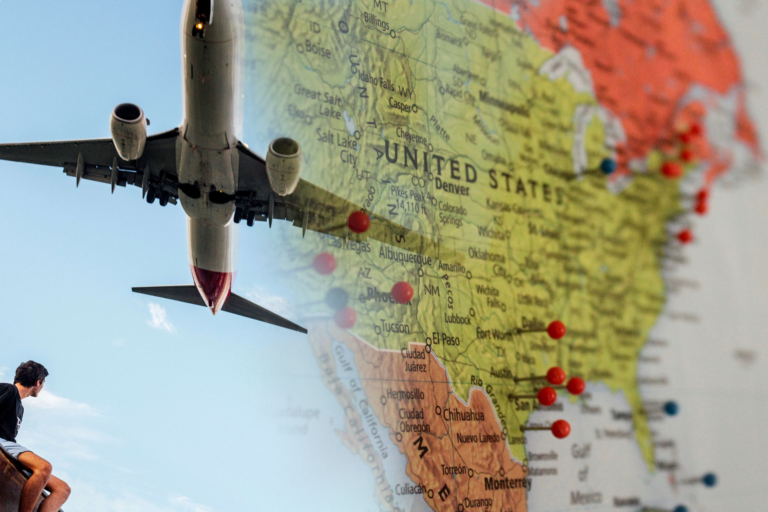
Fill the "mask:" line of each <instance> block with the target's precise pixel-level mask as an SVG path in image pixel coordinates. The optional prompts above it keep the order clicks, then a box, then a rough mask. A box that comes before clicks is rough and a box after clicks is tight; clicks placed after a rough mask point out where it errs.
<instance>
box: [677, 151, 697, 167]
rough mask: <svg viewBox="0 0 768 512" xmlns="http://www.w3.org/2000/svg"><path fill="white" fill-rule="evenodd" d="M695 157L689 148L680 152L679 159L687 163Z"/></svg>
mask: <svg viewBox="0 0 768 512" xmlns="http://www.w3.org/2000/svg"><path fill="white" fill-rule="evenodd" d="M695 158H696V154H695V153H694V152H693V150H691V149H684V150H682V151H681V152H680V160H682V161H683V162H685V163H687V164H689V163H691V162H693V160H694V159H695Z"/></svg>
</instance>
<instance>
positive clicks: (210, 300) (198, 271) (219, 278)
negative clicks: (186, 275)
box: [192, 266, 234, 315]
mask: <svg viewBox="0 0 768 512" xmlns="http://www.w3.org/2000/svg"><path fill="white" fill-rule="evenodd" d="M233 275H234V273H233V272H214V271H212V270H205V269H202V268H199V267H195V266H192V277H193V278H194V280H195V286H197V290H198V291H199V292H200V295H201V296H202V297H203V300H204V301H205V305H206V306H208V307H209V308H210V310H211V312H213V314H214V315H215V314H216V313H218V312H219V311H220V310H221V308H222V306H224V303H225V302H227V299H228V298H229V292H230V291H231V290H232V279H233Z"/></svg>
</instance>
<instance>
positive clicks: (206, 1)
mask: <svg viewBox="0 0 768 512" xmlns="http://www.w3.org/2000/svg"><path fill="white" fill-rule="evenodd" d="M195 20H196V21H197V22H198V23H203V24H204V25H210V24H211V22H212V21H213V0H197V8H196V9H195Z"/></svg>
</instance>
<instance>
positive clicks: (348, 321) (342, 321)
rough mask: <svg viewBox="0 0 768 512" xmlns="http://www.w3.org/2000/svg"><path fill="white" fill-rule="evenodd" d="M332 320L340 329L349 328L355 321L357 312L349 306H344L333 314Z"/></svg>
mask: <svg viewBox="0 0 768 512" xmlns="http://www.w3.org/2000/svg"><path fill="white" fill-rule="evenodd" d="M333 320H334V322H336V325H338V326H339V327H341V328H342V329H351V328H352V327H354V326H355V324H356V323H357V313H355V310H354V309H352V308H351V307H349V306H347V307H344V308H342V309H340V310H338V311H337V312H336V314H335V315H333Z"/></svg>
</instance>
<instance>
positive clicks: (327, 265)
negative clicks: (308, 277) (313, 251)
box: [312, 252, 336, 276]
mask: <svg viewBox="0 0 768 512" xmlns="http://www.w3.org/2000/svg"><path fill="white" fill-rule="evenodd" d="M312 267H313V268H314V269H315V272H317V273H318V274H320V275H321V276H327V275H329V274H333V271H334V270H336V258H334V256H333V254H331V253H329V252H321V253H320V254H318V255H317V256H315V259H314V260H313V261H312Z"/></svg>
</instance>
